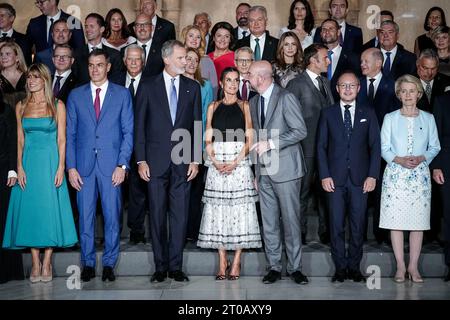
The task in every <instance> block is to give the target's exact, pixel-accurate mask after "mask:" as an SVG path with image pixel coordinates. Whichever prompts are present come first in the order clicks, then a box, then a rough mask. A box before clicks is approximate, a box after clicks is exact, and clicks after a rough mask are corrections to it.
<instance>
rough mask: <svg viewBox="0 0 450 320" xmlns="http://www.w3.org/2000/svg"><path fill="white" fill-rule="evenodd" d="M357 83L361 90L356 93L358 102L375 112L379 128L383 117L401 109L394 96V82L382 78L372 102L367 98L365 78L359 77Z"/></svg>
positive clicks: (384, 77) (388, 78)
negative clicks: (358, 82)
mask: <svg viewBox="0 0 450 320" xmlns="http://www.w3.org/2000/svg"><path fill="white" fill-rule="evenodd" d="M359 81H360V83H361V89H360V90H359V93H358V102H359V103H361V104H362V105H365V106H368V107H371V108H373V109H374V110H375V114H376V115H377V118H378V125H379V126H380V128H381V126H382V125H383V119H384V116H385V115H386V114H387V113H389V112H392V111H394V110H397V109H399V108H400V107H401V102H400V100H398V98H397V96H396V95H395V81H394V80H393V79H392V78H390V77H386V76H382V77H381V81H380V84H379V85H378V89H377V92H376V93H375V99H374V101H373V102H372V101H369V98H368V96H367V78H366V77H361V78H360V79H359Z"/></svg>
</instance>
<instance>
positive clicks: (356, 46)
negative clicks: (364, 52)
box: [314, 0, 363, 55]
mask: <svg viewBox="0 0 450 320" xmlns="http://www.w3.org/2000/svg"><path fill="white" fill-rule="evenodd" d="M328 11H329V13H330V18H331V19H334V20H336V21H337V22H338V24H339V26H340V30H341V36H340V37H339V44H340V45H341V46H342V48H343V50H344V51H345V52H353V53H356V54H357V55H359V54H360V53H361V48H362V44H363V36H362V30H361V28H358V27H356V26H352V25H351V24H348V23H347V22H346V21H345V19H346V18H347V14H348V0H330V3H329V9H328ZM321 31H322V30H321V27H319V28H317V31H316V33H315V35H314V42H321V38H320V33H321Z"/></svg>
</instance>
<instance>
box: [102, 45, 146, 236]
mask: <svg viewBox="0 0 450 320" xmlns="http://www.w3.org/2000/svg"><path fill="white" fill-rule="evenodd" d="M144 59H145V52H144V49H142V47H141V46H139V45H137V44H132V45H129V46H128V47H126V48H125V55H124V58H123V62H124V63H125V67H126V68H127V71H126V72H122V73H120V74H118V76H117V77H115V78H111V79H110V80H111V81H112V82H115V83H117V84H119V85H121V86H124V87H126V88H128V90H129V91H130V94H131V97H132V100H133V110H134V113H135V114H136V107H137V106H136V93H137V92H138V90H142V89H141V83H143V80H145V77H144V75H143V73H142V71H143V69H144ZM130 167H131V169H130V173H129V175H128V177H129V180H128V194H129V197H128V198H129V200H128V201H129V203H128V217H127V225H128V228H130V242H131V243H133V244H138V243H140V242H142V243H144V244H145V243H146V239H145V229H144V221H145V213H146V209H147V203H148V199H147V198H148V192H147V185H146V183H145V181H144V180H142V179H141V178H140V177H139V173H138V166H137V163H136V161H135V155H134V153H133V155H132V156H131V164H130Z"/></svg>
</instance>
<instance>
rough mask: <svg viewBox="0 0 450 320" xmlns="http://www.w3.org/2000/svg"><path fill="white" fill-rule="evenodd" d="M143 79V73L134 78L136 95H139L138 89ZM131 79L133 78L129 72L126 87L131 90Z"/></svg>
mask: <svg viewBox="0 0 450 320" xmlns="http://www.w3.org/2000/svg"><path fill="white" fill-rule="evenodd" d="M141 78H142V72H141V73H139V74H138V75H137V76H136V77H134V78H133V79H134V83H133V87H134V93H135V94H136V93H137V88H138V87H139V82H140V81H141ZM131 79H132V77H131V76H130V74H129V73H128V72H127V76H126V78H125V87H126V88H129V87H130V84H131Z"/></svg>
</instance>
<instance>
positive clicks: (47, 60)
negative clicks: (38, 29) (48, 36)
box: [33, 48, 56, 74]
mask: <svg viewBox="0 0 450 320" xmlns="http://www.w3.org/2000/svg"><path fill="white" fill-rule="evenodd" d="M52 58H53V48H47V49H45V50H42V51H40V52H38V53H36V55H35V56H34V61H33V62H34V63H43V64H45V65H46V66H47V67H48V69H49V70H50V74H54V73H55V71H56V68H55V64H54V63H53V59H52Z"/></svg>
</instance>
